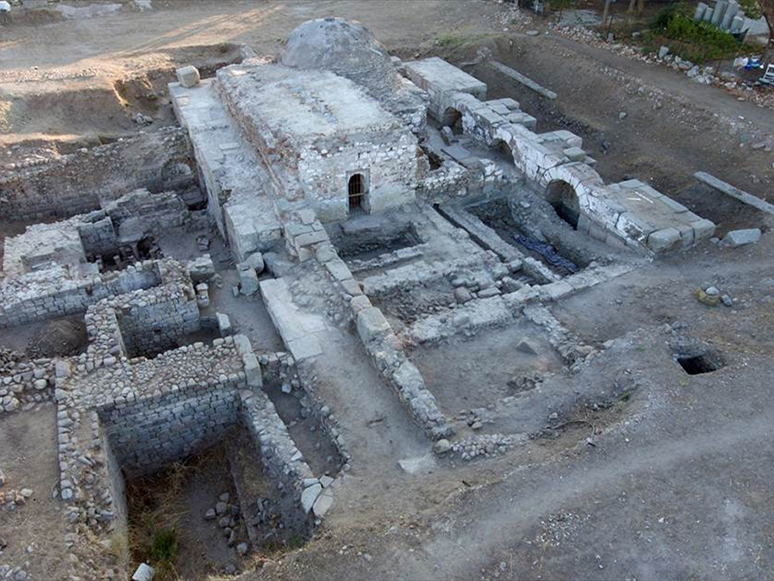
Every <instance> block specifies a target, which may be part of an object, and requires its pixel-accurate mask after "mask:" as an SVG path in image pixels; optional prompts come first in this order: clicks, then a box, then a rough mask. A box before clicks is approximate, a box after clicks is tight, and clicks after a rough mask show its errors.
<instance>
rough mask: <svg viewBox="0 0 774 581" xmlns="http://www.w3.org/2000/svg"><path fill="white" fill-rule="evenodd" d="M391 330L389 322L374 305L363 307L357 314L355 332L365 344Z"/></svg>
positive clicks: (384, 335) (382, 336) (385, 334)
mask: <svg viewBox="0 0 774 581" xmlns="http://www.w3.org/2000/svg"><path fill="white" fill-rule="evenodd" d="M391 330H392V329H391V328H390V323H388V322H387V319H385V318H384V315H383V314H382V311H381V310H379V309H377V308H376V307H371V308H370V309H364V310H362V311H360V313H358V315H357V333H358V335H360V340H361V341H363V343H365V344H368V343H370V342H371V341H373V340H375V339H382V338H384V337H386V336H387V335H388V334H389V333H390V331H391Z"/></svg>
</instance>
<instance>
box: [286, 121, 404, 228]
mask: <svg viewBox="0 0 774 581" xmlns="http://www.w3.org/2000/svg"><path fill="white" fill-rule="evenodd" d="M356 173H360V174H362V175H363V177H364V180H365V182H366V189H367V193H366V196H365V199H364V202H363V205H364V207H365V208H366V209H367V210H368V211H369V212H380V211H382V210H386V209H387V208H392V207H396V206H400V205H402V204H405V203H408V202H412V201H413V200H414V196H415V190H416V187H417V142H416V137H414V135H413V134H412V133H411V132H410V131H408V130H406V129H400V130H393V131H388V132H369V133H364V134H361V135H352V136H350V140H349V142H348V143H344V144H342V143H341V142H340V141H339V142H338V143H334V142H330V143H323V142H321V143H316V144H315V146H314V147H309V148H306V149H304V150H302V151H301V152H300V155H299V160H298V174H299V179H300V180H301V182H302V183H303V185H304V190H305V192H306V197H307V199H309V202H310V203H311V205H312V207H313V208H314V209H315V211H316V213H317V216H318V217H319V218H320V220H322V221H324V222H327V221H331V220H339V219H342V218H346V216H347V215H348V214H349V194H348V183H349V178H350V177H351V176H352V175H353V174H356Z"/></svg>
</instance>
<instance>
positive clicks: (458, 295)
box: [454, 286, 473, 305]
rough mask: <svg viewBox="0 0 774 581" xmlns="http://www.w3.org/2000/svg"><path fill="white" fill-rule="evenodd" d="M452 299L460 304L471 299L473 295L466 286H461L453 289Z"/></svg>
mask: <svg viewBox="0 0 774 581" xmlns="http://www.w3.org/2000/svg"><path fill="white" fill-rule="evenodd" d="M454 299H455V300H456V301H457V302H458V303H459V304H461V305H464V304H465V303H467V302H468V301H471V300H473V295H472V294H471V292H470V291H469V290H468V289H467V287H464V286H461V287H457V288H455V289H454Z"/></svg>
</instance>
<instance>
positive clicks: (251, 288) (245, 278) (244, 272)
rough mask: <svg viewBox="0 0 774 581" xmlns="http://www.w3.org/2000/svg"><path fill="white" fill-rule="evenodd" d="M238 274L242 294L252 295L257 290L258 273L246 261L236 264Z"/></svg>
mask: <svg viewBox="0 0 774 581" xmlns="http://www.w3.org/2000/svg"><path fill="white" fill-rule="evenodd" d="M237 273H238V274H239V284H240V287H241V291H242V294H243V295H248V296H249V295H252V294H255V292H256V291H257V290H258V275H257V274H256V273H255V269H254V268H253V267H252V266H251V265H250V264H248V263H246V262H242V263H240V264H238V265H237Z"/></svg>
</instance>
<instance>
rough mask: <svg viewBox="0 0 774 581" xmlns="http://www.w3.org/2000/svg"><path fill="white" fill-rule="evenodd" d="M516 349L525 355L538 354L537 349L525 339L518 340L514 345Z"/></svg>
mask: <svg viewBox="0 0 774 581" xmlns="http://www.w3.org/2000/svg"><path fill="white" fill-rule="evenodd" d="M516 351H518V352H519V353H525V354H527V355H537V354H538V352H537V350H535V348H534V347H533V346H532V344H531V343H530V342H529V341H527V340H526V339H522V340H521V341H519V344H518V345H517V346H516Z"/></svg>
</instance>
